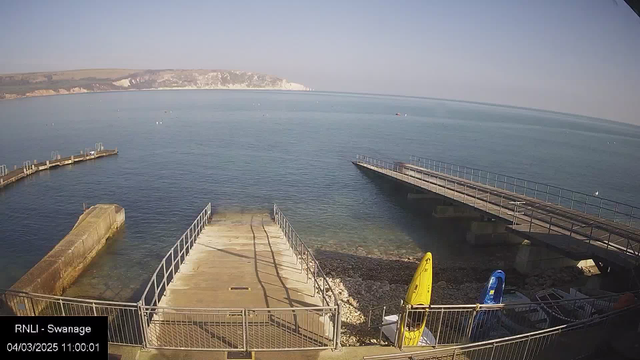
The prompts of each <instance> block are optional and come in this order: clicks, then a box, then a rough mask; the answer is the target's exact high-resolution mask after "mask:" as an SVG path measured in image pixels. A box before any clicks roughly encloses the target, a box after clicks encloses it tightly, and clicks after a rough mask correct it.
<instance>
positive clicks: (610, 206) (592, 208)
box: [409, 155, 640, 229]
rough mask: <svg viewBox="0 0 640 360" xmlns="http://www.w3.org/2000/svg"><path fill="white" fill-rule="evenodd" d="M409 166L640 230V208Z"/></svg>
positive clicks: (447, 167) (486, 176)
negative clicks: (491, 187) (477, 183)
mask: <svg viewBox="0 0 640 360" xmlns="http://www.w3.org/2000/svg"><path fill="white" fill-rule="evenodd" d="M409 163H410V164H411V165H414V166H419V167H422V168H425V169H427V170H431V171H436V172H440V173H443V174H446V175H450V176H455V177H458V178H461V179H465V180H470V181H475V182H479V183H481V184H483V185H488V186H493V187H495V188H498V189H503V190H507V191H511V192H513V193H516V194H519V195H524V196H529V197H532V198H534V199H537V200H540V201H544V202H546V203H549V204H555V205H560V206H562V207H565V208H567V209H570V210H575V211H579V212H582V213H584V214H589V215H594V216H597V217H599V218H602V219H607V220H611V221H613V222H616V223H619V224H621V225H626V226H630V227H634V228H637V229H640V208H638V207H635V206H632V205H629V204H625V203H622V202H619V201H615V200H609V199H605V198H602V197H599V196H596V195H589V194H585V193H582V192H579V191H573V190H569V189H565V188H562V187H559V186H554V185H549V184H544V183H540V182H537V181H531V180H526V179H521V178H518V177H514V176H509V175H503V174H499V173H495V172H491V171H487V170H482V169H476V168H471V167H467V166H462V165H456V164H451V163H448V162H444V161H439V160H433V159H429V158H423V157H418V156H413V155H412V156H410V157H409Z"/></svg>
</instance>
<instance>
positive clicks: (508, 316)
mask: <svg viewBox="0 0 640 360" xmlns="http://www.w3.org/2000/svg"><path fill="white" fill-rule="evenodd" d="M630 293H631V294H633V295H635V296H637V295H638V294H639V292H638V291H635V292H630ZM625 294H626V293H625ZM623 295H624V294H622V293H621V294H608V295H602V296H594V297H589V298H582V299H580V298H578V299H567V300H558V301H544V302H540V301H538V302H529V303H511V304H495V305H484V304H475V305H429V306H410V305H403V304H402V303H395V304H389V305H386V306H380V307H375V308H372V309H371V310H370V311H369V317H368V324H369V327H371V328H380V335H379V338H380V340H381V339H382V326H387V325H393V324H397V323H398V322H399V321H387V320H385V319H384V318H385V315H388V314H398V318H402V316H400V315H401V314H404V318H405V319H406V321H405V325H406V324H415V323H420V322H421V321H422V320H424V319H425V318H426V321H425V328H426V329H428V330H429V331H430V332H431V334H432V335H433V338H432V339H430V344H429V345H431V346H434V347H438V346H442V345H456V344H462V343H468V342H478V341H484V340H487V339H492V338H497V337H504V336H511V335H519V334H523V333H529V332H533V331H538V330H544V329H548V328H551V327H554V326H557V325H562V324H566V323H569V322H576V321H580V320H584V319H588V318H591V317H595V316H598V315H601V314H605V313H608V312H610V311H612V310H613V308H614V305H615V304H616V303H617V302H618V301H619V300H620V297H621V296H623ZM550 309H558V310H561V311H562V312H564V313H565V314H567V315H569V316H570V317H571V318H572V320H567V318H566V317H563V316H562V315H561V316H558V315H559V314H554V313H552V312H551V311H550ZM375 319H380V320H379V321H377V320H375ZM403 335H404V334H403ZM391 342H392V343H394V344H395V345H396V346H397V347H399V348H402V347H403V344H404V339H391Z"/></svg>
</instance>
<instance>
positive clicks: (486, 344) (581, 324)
mask: <svg viewBox="0 0 640 360" xmlns="http://www.w3.org/2000/svg"><path fill="white" fill-rule="evenodd" d="M636 309H640V304H635V305H632V306H629V307H626V308H623V309H618V310H613V311H610V312H608V313H605V314H602V315H598V316H594V317H592V318H589V319H585V320H581V321H577V322H574V323H570V324H564V325H559V326H556V327H553V328H549V329H545V330H539V331H533V332H528V333H524V334H520V335H514V336H508V337H501V338H497V339H493V340H487V341H480V342H475V343H471V344H463V345H456V346H451V347H447V348H444V349H430V350H422V351H413V352H405V353H402V354H387V355H374V356H367V357H365V358H364V359H365V360H374V359H375V360H383V359H384V360H404V359H407V360H414V359H419V358H422V359H425V358H426V357H429V356H430V355H434V356H435V355H437V356H438V357H437V358H438V359H440V358H441V357H442V356H443V355H447V354H457V353H459V352H462V351H470V350H476V349H483V348H491V347H495V346H497V345H500V344H505V343H513V342H524V341H530V339H531V338H534V337H541V336H548V335H553V334H557V333H560V332H565V331H570V330H576V329H581V328H585V327H587V326H589V325H592V324H594V323H599V322H602V321H603V320H604V321H606V320H607V319H609V318H611V317H615V316H619V315H622V314H625V313H627V312H630V311H632V310H636ZM423 356H425V357H423Z"/></svg>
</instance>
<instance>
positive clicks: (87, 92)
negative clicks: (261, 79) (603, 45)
mask: <svg viewBox="0 0 640 360" xmlns="http://www.w3.org/2000/svg"><path fill="white" fill-rule="evenodd" d="M169 90H254V91H286V92H290V91H291V92H310V91H314V90H312V89H307V90H300V89H287V88H248V87H238V88H233V87H219V88H202V87H179V88H169V87H168V88H155V89H119V90H99V91H78V92H66V93H60V92H56V93H53V94H51V93H46V94H39V95H18V96H15V97H9V98H0V101H8V100H21V99H31V98H40V97H50V96H64V95H81V94H104V93H115V92H138V91H169ZM9 95H13V94H9Z"/></svg>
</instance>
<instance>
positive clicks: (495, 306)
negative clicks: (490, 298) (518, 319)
mask: <svg viewBox="0 0 640 360" xmlns="http://www.w3.org/2000/svg"><path fill="white" fill-rule="evenodd" d="M624 294H633V295H634V296H638V295H640V290H633V291H625V292H623V293H612V294H603V295H594V296H589V297H588V298H586V299H581V298H578V299H563V300H547V301H528V302H513V303H508V304H451V305H442V304H430V305H409V306H410V308H411V309H425V310H433V309H445V310H446V309H479V310H488V309H491V310H493V309H503V308H506V309H508V308H518V307H522V306H528V305H546V304H564V303H570V302H574V301H581V300H602V299H608V298H613V297H619V296H622V295H624ZM393 305H398V302H393V303H388V304H385V305H380V306H375V307H371V308H369V311H370V312H371V311H373V310H378V309H382V308H383V307H390V306H393Z"/></svg>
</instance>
